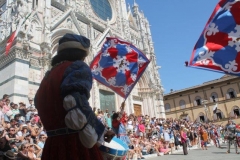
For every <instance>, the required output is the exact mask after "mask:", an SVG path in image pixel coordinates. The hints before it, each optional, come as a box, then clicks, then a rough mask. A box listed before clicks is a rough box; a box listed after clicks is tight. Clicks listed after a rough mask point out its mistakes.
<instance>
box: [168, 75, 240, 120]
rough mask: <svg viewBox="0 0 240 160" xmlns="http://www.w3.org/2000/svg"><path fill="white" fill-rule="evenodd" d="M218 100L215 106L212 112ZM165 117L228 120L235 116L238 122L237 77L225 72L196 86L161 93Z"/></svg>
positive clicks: (239, 96) (239, 91) (239, 80)
mask: <svg viewBox="0 0 240 160" xmlns="http://www.w3.org/2000/svg"><path fill="white" fill-rule="evenodd" d="M216 104H217V110H215V112H213V110H214V109H215V108H214V107H215V106H216ZM164 107H165V111H166V117H167V118H170V117H172V118H180V119H187V120H191V121H198V122H200V121H201V122H206V121H213V122H217V123H219V124H221V123H224V124H225V123H227V120H228V119H229V118H234V119H235V120H234V121H235V122H236V123H240V109H239V107H240V78H239V77H235V76H229V75H225V76H223V77H221V78H219V79H216V80H213V81H209V82H205V83H203V84H201V85H198V86H193V87H190V88H186V89H182V90H179V91H172V92H171V93H169V94H165V95H164Z"/></svg>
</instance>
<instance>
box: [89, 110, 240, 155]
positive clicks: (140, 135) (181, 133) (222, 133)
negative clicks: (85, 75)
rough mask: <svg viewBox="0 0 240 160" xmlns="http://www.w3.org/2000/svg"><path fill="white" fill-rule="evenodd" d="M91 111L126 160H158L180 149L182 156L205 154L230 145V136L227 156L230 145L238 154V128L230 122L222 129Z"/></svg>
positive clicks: (207, 124) (181, 120) (187, 121)
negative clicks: (195, 151)
mask: <svg viewBox="0 0 240 160" xmlns="http://www.w3.org/2000/svg"><path fill="white" fill-rule="evenodd" d="M93 111H94V112H95V114H96V116H97V117H98V119H99V120H100V121H101V122H102V123H103V124H104V125H105V126H107V127H108V128H109V129H112V130H113V131H114V132H115V133H116V135H117V136H118V138H120V139H122V140H123V141H124V142H125V143H127V144H128V146H129V155H128V157H129V159H144V155H148V154H154V153H155V154H157V155H158V156H162V155H168V154H171V153H172V152H173V151H174V150H179V149H180V148H182V149H183V154H184V155H187V154H188V150H189V149H191V148H192V147H198V148H201V149H202V150H207V149H208V147H207V146H208V144H213V145H215V146H216V147H219V148H220V147H221V144H222V143H228V142H229V137H230V136H231V134H232V133H233V134H234V136H233V137H236V138H235V139H234V140H235V141H231V139H230V142H229V143H228V144H229V145H228V150H227V153H230V145H231V144H235V149H236V150H235V152H236V153H237V154H239V152H238V148H240V124H234V120H229V121H228V123H227V124H225V125H218V124H214V123H211V122H196V121H195V122H193V121H189V120H184V119H173V118H167V119H164V118H156V117H149V116H148V115H140V116H135V115H133V114H130V115H126V113H125V112H124V109H122V107H121V110H120V111H119V112H117V113H115V112H112V113H109V112H108V110H106V111H101V110H100V109H96V108H93ZM232 127H233V128H232ZM234 127H235V128H234ZM123 128H124V129H123ZM232 129H233V130H232ZM123 137H124V138H123Z"/></svg>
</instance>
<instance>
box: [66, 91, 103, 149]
mask: <svg viewBox="0 0 240 160" xmlns="http://www.w3.org/2000/svg"><path fill="white" fill-rule="evenodd" d="M75 106H76V101H75V99H74V97H73V96H71V95H67V96H66V97H65V98H64V100H63V107H64V109H65V110H66V111H68V113H67V115H66V116H65V124H66V125H67V127H68V128H70V129H73V130H81V129H82V128H83V127H84V126H85V124H86V123H87V118H86V116H85V115H84V114H83V113H82V112H81V110H80V109H79V108H73V107H75ZM103 135H104V134H103ZM79 139H80V141H81V142H82V144H83V145H84V146H85V147H86V148H92V147H93V146H94V145H95V144H96V143H97V139H98V135H97V133H96V131H95V129H94V128H93V127H92V126H91V125H89V124H87V125H86V127H85V128H84V129H83V130H82V131H79Z"/></svg>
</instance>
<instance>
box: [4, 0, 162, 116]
mask: <svg viewBox="0 0 240 160" xmlns="http://www.w3.org/2000/svg"><path fill="white" fill-rule="evenodd" d="M0 7H1V10H0V12H1V13H0V14H1V19H0V27H1V33H0V40H1V42H0V77H1V79H0V96H2V95H3V94H4V93H7V94H10V97H11V100H12V101H14V102H18V101H25V102H27V99H28V97H34V95H35V93H36V91H37V89H38V87H39V84H40V82H41V80H42V78H43V76H44V74H45V72H46V71H47V70H48V69H50V61H51V57H53V56H54V55H55V54H56V52H57V47H58V40H59V39H60V38H61V37H62V36H63V35H64V34H66V33H75V34H80V35H84V36H86V37H88V38H89V39H90V40H91V54H90V55H89V56H88V57H87V60H86V63H88V64H89V63H90V62H91V61H92V59H93V58H94V56H95V55H96V54H97V52H98V51H99V50H100V49H101V46H102V44H103V43H104V41H105V39H106V37H110V36H111V37H118V38H121V39H124V40H127V41H129V42H131V43H132V44H134V45H135V46H137V47H138V48H139V49H140V50H142V51H143V53H144V54H145V55H146V56H147V57H148V58H149V59H151V63H150V65H149V66H148V68H147V70H146V71H145V73H144V74H143V76H142V78H141V79H140V80H139V82H138V83H137V85H136V86H135V88H134V90H133V91H132V93H131V94H130V96H129V97H128V98H127V100H126V111H127V112H128V113H135V114H137V115H139V114H148V115H151V116H155V117H164V116H165V114H164V112H165V111H164V107H163V88H162V86H161V80H160V77H159V73H158V69H159V66H157V63H156V55H155V51H154V46H153V41H152V35H151V30H150V25H149V22H148V20H147V18H146V17H145V16H144V13H143V12H142V11H139V7H138V5H137V4H136V3H134V4H133V6H132V7H130V5H126V2H125V0H41V1H40V0H0ZM30 13H31V14H30ZM28 15H30V16H29V18H28V19H27V20H26V21H25V23H24V24H23V25H22V26H21V29H20V32H19V34H18V36H17V38H16V40H15V41H14V45H13V46H12V48H11V50H10V52H9V54H8V56H6V55H5V46H6V42H7V40H8V38H9V36H10V35H11V33H12V32H13V31H15V30H16V28H17V26H18V24H19V21H20V20H21V19H25V17H27V16H28ZM89 101H90V104H91V106H94V107H97V108H101V109H102V110H105V109H109V110H110V111H112V110H118V107H119V106H120V104H121V102H122V101H123V99H122V98H121V97H119V96H118V95H116V94H115V93H114V92H113V91H111V90H110V89H108V88H106V87H104V86H102V85H100V84H99V83H97V82H96V81H94V84H93V88H92V91H91V98H90V100H89Z"/></svg>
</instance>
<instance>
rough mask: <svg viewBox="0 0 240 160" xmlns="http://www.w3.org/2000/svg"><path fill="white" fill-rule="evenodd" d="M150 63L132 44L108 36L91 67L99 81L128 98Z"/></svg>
mask: <svg viewBox="0 0 240 160" xmlns="http://www.w3.org/2000/svg"><path fill="white" fill-rule="evenodd" d="M149 63H150V61H149V60H148V58H147V57H146V56H145V55H144V54H143V53H142V52H141V51H140V50H139V49H137V48H136V47H135V46H133V45H132V44H130V43H128V42H125V41H123V40H119V39H117V38H111V37H108V38H107V41H106V42H105V43H104V44H103V46H102V49H101V51H100V52H99V53H98V55H97V56H96V57H95V58H94V60H93V61H92V63H91V65H90V67H91V70H92V74H93V77H94V78H95V79H96V80H97V81H98V82H100V83H101V84H103V85H105V86H107V87H109V88H110V89H112V90H113V91H114V92H115V93H117V94H118V95H120V96H121V97H123V98H125V99H126V98H127V97H128V95H129V94H130V92H131V91H132V89H133V87H134V86H135V84H136V83H137V81H138V80H139V78H140V77H141V75H142V74H143V72H144V71H145V69H146V68H147V66H148V64H149Z"/></svg>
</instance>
